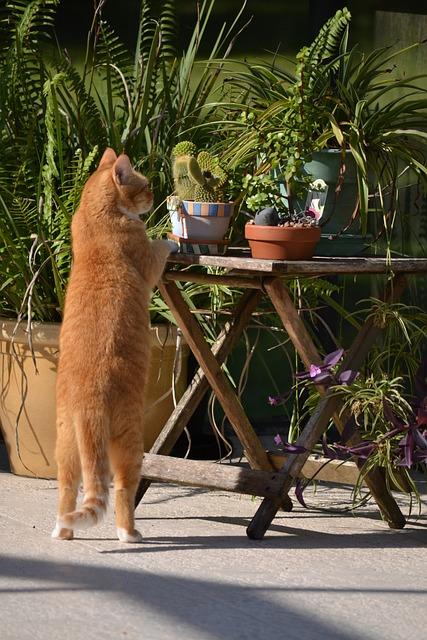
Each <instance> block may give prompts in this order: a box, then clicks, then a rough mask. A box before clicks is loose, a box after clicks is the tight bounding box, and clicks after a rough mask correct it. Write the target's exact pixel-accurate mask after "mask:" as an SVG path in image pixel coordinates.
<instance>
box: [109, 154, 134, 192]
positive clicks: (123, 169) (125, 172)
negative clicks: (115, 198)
mask: <svg viewBox="0 0 427 640" xmlns="http://www.w3.org/2000/svg"><path fill="white" fill-rule="evenodd" d="M133 174H134V171H133V169H132V165H131V163H130V160H129V158H128V157H127V155H125V154H124V153H122V154H121V155H120V156H119V157H118V158H117V160H116V162H115V163H114V167H113V177H114V180H115V182H116V184H118V185H126V184H129V183H130V182H131V180H132V178H133Z"/></svg>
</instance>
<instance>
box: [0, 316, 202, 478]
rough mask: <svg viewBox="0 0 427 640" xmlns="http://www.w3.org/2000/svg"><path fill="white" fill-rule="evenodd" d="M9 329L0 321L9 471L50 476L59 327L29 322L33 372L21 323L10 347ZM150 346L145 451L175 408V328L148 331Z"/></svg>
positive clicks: (2, 418)
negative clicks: (33, 356) (173, 387)
mask: <svg viewBox="0 0 427 640" xmlns="http://www.w3.org/2000/svg"><path fill="white" fill-rule="evenodd" d="M14 327H15V322H14V321H13V320H4V319H3V320H1V319H0V392H1V394H0V427H1V431H2V433H3V437H4V440H5V443H6V447H7V452H8V456H9V462H10V467H11V470H12V472H13V473H16V474H17V475H23V476H34V477H37V478H55V477H56V465H55V460H54V450H55V438H56V426H55V420H56V407H55V386H56V368H57V363H58V345H59V330H60V325H59V324H54V323H37V322H36V323H33V349H34V355H35V361H36V364H37V369H38V372H39V373H38V374H36V372H35V367H34V363H33V359H32V356H31V352H30V349H29V346H28V339H27V335H26V333H25V331H24V328H23V327H24V325H23V324H21V326H20V328H19V329H18V331H17V333H16V335H15V340H14V344H13V345H12V343H11V337H12V333H13V330H14ZM151 344H152V346H151V348H152V351H151V366H150V376H149V378H150V382H149V386H148V390H147V415H146V421H145V425H146V427H145V428H146V431H145V448H146V451H149V450H150V448H151V446H152V445H153V443H154V441H155V439H156V437H157V435H158V433H159V432H160V431H161V429H162V427H163V425H164V424H165V422H166V421H167V419H168V417H169V416H170V414H171V412H172V410H173V407H174V404H173V396H172V376H173V367H174V359H175V345H176V328H175V327H172V326H170V325H157V326H154V327H152V330H151ZM188 352H189V351H188V346H187V345H184V346H183V348H182V349H181V350H180V353H179V355H178V358H177V360H178V363H177V365H178V366H177V367H176V369H177V371H178V380H177V381H176V382H175V389H176V398H178V399H179V398H180V397H181V395H182V394H183V392H184V391H185V388H186V383H187V362H188ZM13 353H14V354H15V355H13Z"/></svg>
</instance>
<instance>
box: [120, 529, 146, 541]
mask: <svg viewBox="0 0 427 640" xmlns="http://www.w3.org/2000/svg"><path fill="white" fill-rule="evenodd" d="M117 537H118V539H119V540H120V542H142V535H141V534H140V533H139V531H137V530H136V529H134V532H133V533H129V532H128V531H126V529H121V528H118V529H117Z"/></svg>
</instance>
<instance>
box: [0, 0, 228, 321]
mask: <svg viewBox="0 0 427 640" xmlns="http://www.w3.org/2000/svg"><path fill="white" fill-rule="evenodd" d="M58 4H59V0H31V1H30V2H22V1H21V0H9V1H8V2H6V6H5V9H4V11H3V12H2V19H1V21H0V240H1V244H0V276H1V277H0V280H1V285H0V314H1V315H7V316H12V315H16V314H17V313H19V312H20V311H22V312H23V313H24V314H27V315H30V316H31V317H33V318H34V319H38V320H58V319H60V317H61V309H62V304H63V298H64V288H65V284H66V282H67V279H68V272H69V266H70V242H69V223H70V219H71V216H72V214H73V212H74V210H75V208H76V206H77V205H78V201H79V196H80V192H81V189H82V187H83V184H84V182H85V181H86V179H87V177H88V175H89V172H90V171H91V170H93V168H94V166H95V164H96V161H97V160H98V159H99V157H100V155H101V154H102V152H103V150H104V148H105V147H106V146H107V145H108V146H111V147H113V148H114V149H115V150H116V152H118V153H120V152H122V151H125V152H126V153H127V154H128V155H129V156H130V158H131V160H132V161H133V163H134V164H136V166H137V167H138V168H139V169H141V170H142V171H143V172H144V173H145V174H146V175H147V177H148V178H149V179H150V181H151V184H152V187H153V191H154V193H155V213H154V215H152V216H150V218H149V220H148V228H149V232H150V233H151V232H153V233H154V232H156V233H158V231H159V228H160V227H158V223H159V222H160V220H162V218H163V215H164V213H163V212H162V211H161V210H160V207H161V205H162V203H163V202H164V201H165V199H166V196H167V195H168V194H169V193H170V192H171V190H172V175H171V173H172V172H171V163H170V158H171V151H172V148H173V147H174V146H175V144H176V143H177V142H178V140H179V138H180V136H181V135H182V133H183V131H185V130H187V129H188V128H190V127H195V133H194V137H195V140H196V141H197V142H199V143H200V144H203V143H204V136H205V135H206V134H205V133H204V131H203V130H202V129H198V128H197V127H198V125H199V124H200V123H201V122H205V120H206V119H207V118H209V117H210V114H211V113H212V112H213V109H214V107H212V106H208V105H207V101H208V96H209V95H210V94H211V92H212V89H213V87H214V85H215V83H216V80H217V77H218V73H219V71H218V68H217V66H215V65H214V64H213V63H212V62H211V61H210V60H214V59H218V58H219V59H221V58H223V57H226V56H227V55H228V54H229V51H230V48H231V44H232V41H233V38H234V37H235V34H236V30H237V27H236V22H235V23H233V25H232V26H231V27H230V28H229V29H228V30H227V29H224V28H223V29H221V31H220V33H219V35H218V37H217V38H216V40H215V42H214V45H213V46H212V50H211V54H210V56H209V58H210V60H208V61H206V62H205V63H204V64H203V65H202V67H201V72H199V70H197V74H195V64H196V58H197V57H198V54H199V47H200V45H201V44H202V42H203V38H204V33H205V32H206V29H207V27H208V24H209V19H210V16H211V13H212V10H213V6H214V0H204V2H202V3H201V5H200V7H199V11H198V14H197V17H196V20H195V26H194V31H193V34H192V36H191V37H190V41H189V44H188V46H187V47H186V49H185V51H184V52H183V53H182V55H180V56H178V55H177V53H176V52H177V51H178V50H179V51H181V49H182V47H181V44H180V42H179V41H178V33H177V29H176V21H175V11H174V1H173V0H163V2H162V3H161V6H160V7H158V9H157V11H156V13H155V14H154V12H153V11H152V8H151V6H150V3H149V2H147V1H146V0H144V1H143V2H142V3H141V12H140V19H139V23H138V25H137V30H138V33H137V39H136V45H135V49H134V50H133V51H128V50H127V49H126V47H125V46H124V45H123V44H122V43H121V42H120V40H119V38H118V37H117V36H116V34H115V33H114V31H113V29H112V28H111V27H110V26H109V25H108V24H107V23H106V22H105V20H104V18H103V15H102V7H103V4H104V3H103V2H100V1H99V0H97V2H95V12H94V19H93V23H92V25H91V28H90V31H89V33H88V36H87V43H86V55H85V59H84V61H83V63H82V64H78V65H76V64H74V63H73V61H72V60H71V59H70V57H69V55H68V53H67V52H66V51H65V50H63V49H62V48H61V46H60V44H57V46H55V44H54V41H55V38H54V37H53V36H54V32H53V23H54V17H55V10H56V8H57V6H58ZM150 229H152V230H153V231H151V230H150ZM154 230H155V231H154Z"/></svg>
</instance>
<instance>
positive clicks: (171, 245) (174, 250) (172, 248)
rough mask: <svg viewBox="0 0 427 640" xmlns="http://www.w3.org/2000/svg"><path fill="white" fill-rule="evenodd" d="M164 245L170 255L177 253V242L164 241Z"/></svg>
mask: <svg viewBox="0 0 427 640" xmlns="http://www.w3.org/2000/svg"><path fill="white" fill-rule="evenodd" d="M166 243H167V245H168V247H169V250H170V252H171V253H178V251H179V244H178V242H175V240H166Z"/></svg>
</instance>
